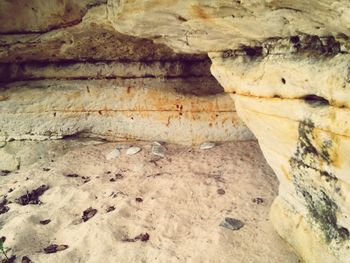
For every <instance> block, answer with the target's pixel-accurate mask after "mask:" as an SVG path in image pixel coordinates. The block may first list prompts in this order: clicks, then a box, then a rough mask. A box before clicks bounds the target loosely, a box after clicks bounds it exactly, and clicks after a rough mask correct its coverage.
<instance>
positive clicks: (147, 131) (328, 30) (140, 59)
mask: <svg viewBox="0 0 350 263" xmlns="http://www.w3.org/2000/svg"><path fill="white" fill-rule="evenodd" d="M18 8H20V7H19V4H18V2H17V1H12V2H9V1H3V2H1V4H0V10H1V11H0V17H1V20H0V22H1V23H0V25H1V26H0V32H1V33H2V35H1V39H0V61H1V63H3V64H2V66H1V67H0V70H1V72H3V73H2V78H1V80H2V81H6V82H8V81H18V80H27V82H17V83H10V84H6V85H5V89H2V90H1V95H0V96H1V97H0V98H1V102H0V106H1V107H2V108H1V114H2V115H3V116H2V118H1V120H3V121H2V123H1V128H2V130H1V132H2V136H3V137H2V139H3V140H12V139H24V138H30V139H32V138H37V139H38V138H60V137H64V136H67V135H70V134H77V133H79V134H87V136H98V137H102V138H112V139H116V138H118V139H120V138H134V139H150V140H153V139H156V138H157V139H164V140H168V141H173V142H181V143H195V142H200V141H202V140H208V139H215V140H225V139H235V138H246V135H247V132H246V130H245V129H244V128H243V127H244V126H243V125H242V124H241V123H240V122H239V121H238V119H237V116H236V113H235V109H234V106H233V101H235V104H236V107H237V111H238V113H239V115H240V117H241V118H242V119H243V120H244V122H245V123H246V124H247V125H248V126H249V128H250V129H251V130H252V131H253V132H254V134H255V135H256V137H257V138H258V140H259V143H260V146H261V148H262V150H263V152H264V154H265V157H266V159H267V161H268V162H269V164H270V165H271V167H272V168H273V169H274V171H275V173H276V174H277V176H278V177H279V179H280V191H279V197H278V198H277V199H276V200H275V202H274V205H273V207H272V210H271V219H272V221H273V223H274V225H275V228H276V229H277V231H278V232H279V233H280V235H281V236H282V237H284V238H285V239H286V240H287V241H288V242H289V243H290V244H291V245H292V246H293V247H294V248H295V249H296V251H297V252H298V253H299V254H300V255H301V256H302V257H303V258H304V259H305V261H307V262H327V263H328V262H350V260H349V258H350V250H349V247H350V234H349V228H350V225H349V224H350V222H349V219H348V218H349V200H348V198H349V197H348V192H349V183H348V181H349V179H348V173H349V171H350V158H348V156H349V152H350V141H349V136H350V134H349V133H350V123H349V97H350V95H349V94H350V87H349V85H350V68H349V50H350V41H349V37H350V26H349V25H350V2H349V1H346V0H339V1H330V0H318V1H316V0H315V1H307V2H305V1H288V0H268V1H267V0H266V1H254V0H253V1H228V0H220V1H210V0H190V1H184V0H183V1H163V2H161V1H158V0H149V1H143V0H133V1H131V0H121V1H117V0H109V1H97V0H95V1H94V0H86V1H79V2H78V1H48V2H45V3H42V2H41V1H34V0H33V1H28V3H27V6H26V8H22V9H21V13H20V15H19V17H20V18H18V19H17V20H16V22H15V23H13V22H12V23H10V22H9V21H11V20H13V19H12V17H11V14H12V15H13V12H14V11H13V10H16V9H18ZM39 14H45V15H43V16H39ZM38 17H40V19H39V18H38ZM126 35H133V36H132V37H131V36H126ZM137 37H138V38H137ZM145 38H148V39H151V40H152V41H154V42H156V43H158V45H155V44H153V43H152V42H151V41H150V40H146V39H145ZM163 44H166V45H168V46H170V47H171V48H173V49H174V50H176V51H177V52H187V53H196V55H191V54H187V55H186V54H183V53H181V54H179V53H174V52H171V51H170V49H169V48H167V47H166V46H164V45H163ZM198 53H200V54H198ZM203 53H209V56H210V58H211V60H212V62H213V66H212V69H211V70H212V73H213V75H214V76H215V77H216V79H217V80H218V81H219V82H220V83H221V84H222V86H223V87H224V89H225V91H226V94H221V93H220V92H219V90H220V88H219V87H218V86H217V85H211V84H209V85H208V84H203V83H207V82H208V81H209V83H214V82H212V81H213V80H212V79H211V80H210V77H209V76H208V74H207V73H203V72H205V71H202V70H198V69H200V68H205V67H207V65H208V64H207V62H206V59H205V55H203ZM116 61H118V62H116ZM159 61H162V63H160V62H159ZM174 61H175V62H174ZM181 61H182V62H181ZM63 62H64V63H63ZM97 62H98V63H97ZM146 62H147V63H146ZM159 63H160V64H159ZM167 63H168V64H167ZM10 64H11V65H10ZM137 68H138V70H136V69H137ZM130 77H131V78H135V77H137V78H139V77H141V79H138V80H137V81H136V80H125V79H124V78H130ZM48 79H50V80H48ZM52 79H60V80H59V81H57V80H55V81H53V80H52ZM91 79H92V80H91ZM106 79H108V80H106ZM162 79H163V81H162ZM140 80H141V81H140ZM138 81H140V82H138ZM196 82H197V85H200V87H201V88H195V89H193V87H198V86H196V85H195V84H193V83H196ZM160 83H161V84H160ZM174 83H178V84H179V83H181V84H180V85H175V84H174ZM183 83H186V84H183ZM187 84H188V85H187ZM134 87H138V88H134ZM164 87H165V88H164ZM211 87H215V88H211ZM102 89H103V92H101V90H102ZM179 89H180V90H181V92H180V93H179V92H175V91H178V90H179ZM191 90H192V92H189V91H191ZM194 92H195V94H193V93H194ZM191 93H192V94H191ZM49 94H50V95H49ZM131 94H132V95H131ZM208 94H209V95H210V96H207V95H208ZM22 95H23V96H22ZM202 95H205V96H204V97H203V96H202ZM230 97H231V98H232V99H230ZM33 116H34V117H33ZM31 118H32V119H31ZM132 118H134V120H133V119H132ZM135 120H137V122H134V121H135ZM149 122H151V125H147V124H149ZM135 123H136V124H135ZM146 123H147V124H146ZM146 125H147V126H146ZM145 127H147V128H145ZM210 127H212V128H213V129H212V130H211V128H210ZM184 131H186V132H185V133H184ZM141 135H142V136H141ZM230 136H231V137H230Z"/></svg>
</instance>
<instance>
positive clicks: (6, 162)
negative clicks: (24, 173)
mask: <svg viewBox="0 0 350 263" xmlns="http://www.w3.org/2000/svg"><path fill="white" fill-rule="evenodd" d="M19 166H20V161H19V160H18V159H17V158H16V156H14V155H12V154H10V153H8V152H7V151H6V150H5V148H0V170H6V171H15V170H17V169H18V168H19Z"/></svg>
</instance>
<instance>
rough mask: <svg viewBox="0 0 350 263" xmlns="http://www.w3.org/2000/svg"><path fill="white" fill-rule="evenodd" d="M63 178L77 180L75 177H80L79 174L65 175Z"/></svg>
mask: <svg viewBox="0 0 350 263" xmlns="http://www.w3.org/2000/svg"><path fill="white" fill-rule="evenodd" d="M65 177H70V178H77V177H80V175H79V174H74V173H73V174H66V175H65Z"/></svg>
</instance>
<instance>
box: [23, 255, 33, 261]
mask: <svg viewBox="0 0 350 263" xmlns="http://www.w3.org/2000/svg"><path fill="white" fill-rule="evenodd" d="M32 262H33V261H32V260H31V259H30V258H29V257H28V256H24V257H22V261H21V263H32Z"/></svg>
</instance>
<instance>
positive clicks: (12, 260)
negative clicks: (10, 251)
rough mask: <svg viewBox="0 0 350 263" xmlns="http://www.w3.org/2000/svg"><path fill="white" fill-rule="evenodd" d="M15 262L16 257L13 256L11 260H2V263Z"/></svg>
mask: <svg viewBox="0 0 350 263" xmlns="http://www.w3.org/2000/svg"><path fill="white" fill-rule="evenodd" d="M15 261H16V255H13V256H11V257H10V258H6V259H4V260H1V263H14V262H15Z"/></svg>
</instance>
